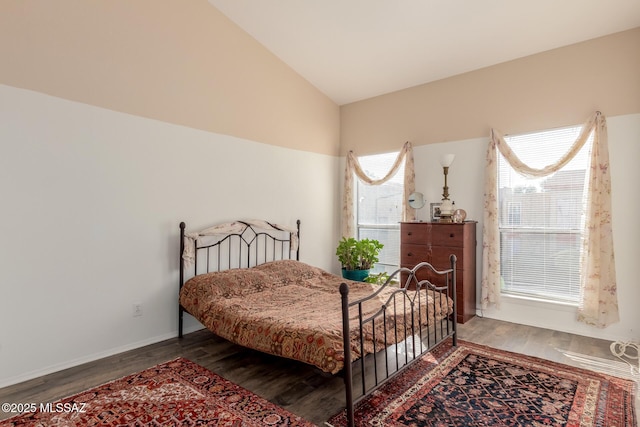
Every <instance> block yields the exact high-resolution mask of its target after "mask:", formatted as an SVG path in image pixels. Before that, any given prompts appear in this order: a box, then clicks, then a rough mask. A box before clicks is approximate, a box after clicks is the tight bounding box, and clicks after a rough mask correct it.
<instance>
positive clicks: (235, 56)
mask: <svg viewBox="0 0 640 427" xmlns="http://www.w3.org/2000/svg"><path fill="white" fill-rule="evenodd" d="M0 58H2V66H0V84H6V85H9V86H14V87H20V88H25V89H30V90H34V91H38V92H43V93H47V94H50V95H54V96H57V97H61V98H66V99H70V100H74V101H79V102H83V103H87V104H91V105H96V106H100V107H104V108H108V109H111V110H115V111H121V112H126V113H130V114H134V115H139V116H143V117H149V118H153V119H157V120H161V121H164V122H169V123H175V124H180V125H185V126H189V127H192V128H197V129H202V130H207V131H211V132H215V133H221V134H228V135H233V136H237V137H240V138H246V139H249V140H253V141H258V142H263V143H267V144H272V145H278V146H283V147H289V148H293V149H299V150H304V151H310V152H316V153H322V154H329V155H337V154H338V150H339V128H340V113H339V107H338V106H337V105H336V104H335V103H334V102H333V101H331V100H330V99H329V98H328V97H326V96H325V95H324V94H322V93H321V92H320V91H318V90H317V89H316V88H315V87H314V86H312V85H311V84H310V83H309V82H308V81H306V80H304V79H303V78H302V77H301V76H300V75H298V74H297V73H295V72H294V71H293V70H292V69H291V68H290V67H288V66H287V65H286V64H284V63H283V62H282V61H280V60H279V59H278V58H276V57H275V56H274V55H273V54H271V53H270V52H269V51H267V50H266V49H265V48H264V47H263V46H262V45H260V44H259V43H258V42H257V41H256V40H254V39H253V38H251V37H250V36H249V35H248V34H247V33H246V32H244V31H242V30H241V29H240V28H238V27H237V26H236V25H235V24H233V23H232V22H231V21H229V20H228V19H227V18H226V17H225V16H224V15H222V14H221V13H220V12H219V11H218V10H217V9H215V8H214V7H213V6H211V5H210V4H209V3H208V2H207V1H206V0H190V1H185V2H183V1H155V0H136V1H125V0H92V1H85V0H56V1H43V0H3V1H2V2H0Z"/></svg>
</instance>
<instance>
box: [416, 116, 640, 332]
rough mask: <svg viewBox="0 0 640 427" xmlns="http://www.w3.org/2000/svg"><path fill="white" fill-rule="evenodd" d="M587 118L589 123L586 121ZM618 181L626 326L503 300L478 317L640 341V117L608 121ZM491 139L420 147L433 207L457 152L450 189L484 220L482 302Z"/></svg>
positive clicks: (419, 181)
mask: <svg viewBox="0 0 640 427" xmlns="http://www.w3.org/2000/svg"><path fill="white" fill-rule="evenodd" d="M585 119H586V118H585ZM607 124H608V130H609V155H610V161H611V180H612V204H613V206H612V211H613V212H612V215H613V233H614V251H615V256H616V274H617V281H618V299H619V308H620V318H621V321H620V322H619V323H617V324H614V325H612V326H610V327H608V328H606V329H597V328H593V327H590V326H587V325H584V324H582V323H579V322H577V321H575V316H576V309H575V307H568V306H558V305H556V304H548V303H542V302H537V301H531V300H522V299H516V298H506V297H504V298H502V302H501V307H500V309H496V308H491V309H488V310H485V311H484V312H482V311H481V310H478V313H479V314H481V315H484V316H486V317H490V318H494V319H500V320H505V321H508V322H514V323H520V324H526V325H533V326H538V327H543V328H548V329H555V330H559V331H565V332H571V333H575V334H579V335H585V336H591V337H596V338H602V339H608V340H616V339H621V340H635V341H640V310H638V304H639V303H640V285H639V284H638V271H637V256H638V254H640V221H638V219H637V217H638V212H640V192H639V191H638V187H637V185H638V182H640V167H638V162H639V161H640V144H638V141H640V114H631V115H624V116H617V117H608V118H607ZM487 144H488V138H479V139H472V140H465V141H456V142H446V143H440V144H429V145H421V146H418V147H414V160H415V167H416V191H420V192H422V193H423V194H424V196H425V199H426V200H427V203H430V202H438V201H439V200H440V199H442V186H443V184H444V177H443V174H442V167H441V166H440V164H439V157H440V155H441V154H445V153H454V154H456V158H455V161H454V163H453V164H452V165H451V167H450V168H449V175H448V186H449V192H450V193H451V199H452V200H455V202H456V206H457V207H459V208H462V209H465V210H466V211H467V214H468V219H475V220H478V221H479V223H478V231H477V234H478V235H477V241H478V246H477V262H478V275H477V283H478V301H480V299H479V297H480V268H481V266H482V262H481V261H482V251H481V245H482V243H481V242H482V209H483V183H484V159H485V156H486V148H487ZM428 218H429V215H428V208H427V207H425V208H423V209H421V210H419V211H418V219H422V220H428Z"/></svg>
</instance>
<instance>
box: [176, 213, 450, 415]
mask: <svg viewBox="0 0 640 427" xmlns="http://www.w3.org/2000/svg"><path fill="white" fill-rule="evenodd" d="M185 227H186V226H185V224H184V223H181V224H180V253H181V262H180V296H179V314H180V316H179V319H180V320H179V336H182V333H183V331H182V329H183V314H184V312H185V311H186V312H187V313H189V314H190V315H192V316H193V317H195V318H196V319H197V320H198V321H199V322H200V323H202V324H203V325H204V326H205V327H207V328H208V329H210V330H211V331H212V332H213V333H215V334H216V335H218V336H221V337H222V338H225V339H227V340H229V341H231V342H234V343H237V344H240V345H242V346H245V347H248V348H252V349H255V350H258V351H262V352H265V353H269V354H273V355H276V356H280V357H286V358H289V359H294V360H298V361H301V362H304V363H307V364H310V365H313V366H315V367H317V368H318V369H320V370H321V371H323V372H325V373H329V374H340V375H343V376H344V381H345V398H346V410H347V418H348V420H349V424H350V425H354V422H355V421H354V419H353V413H354V406H355V405H357V403H358V402H359V401H360V400H362V399H363V398H364V397H365V396H367V395H368V394H370V393H372V392H373V391H374V390H375V389H377V388H378V387H380V386H381V385H382V384H383V383H384V382H386V381H388V379H390V378H392V377H393V376H395V375H397V373H399V372H400V371H401V370H402V369H404V368H406V367H407V366H409V365H410V364H411V363H412V362H413V361H414V360H417V358H418V357H419V356H420V355H421V354H423V353H425V352H427V351H430V350H431V349H432V348H433V347H434V346H436V345H438V344H439V343H441V342H442V341H444V340H445V339H448V338H450V337H451V338H452V339H453V340H454V345H455V341H456V322H455V315H452V313H455V288H454V286H455V271H456V270H455V262H456V260H455V256H451V269H448V270H446V271H437V270H435V269H434V268H433V267H432V266H431V265H429V264H427V263H422V264H419V265H417V266H416V267H414V268H413V269H411V270H409V269H398V270H397V271H396V272H395V273H394V274H393V275H392V276H391V277H390V279H389V280H388V281H387V283H385V284H383V285H378V284H369V283H362V282H352V281H347V280H345V279H343V278H342V277H340V276H336V275H334V274H331V273H329V272H327V271H324V270H323V269H320V268H317V267H314V266H311V265H308V264H306V263H303V262H301V261H299V254H300V251H299V239H298V236H299V230H300V221H298V222H297V225H296V227H295V228H289V227H284V226H280V225H277V224H272V223H269V222H266V221H234V222H231V223H225V224H221V225H217V226H214V227H210V228H208V229H205V230H202V231H200V232H197V233H186V232H185ZM392 279H396V283H395V284H394V282H393V280H392ZM421 279H422V280H421ZM398 281H400V282H401V283H397V282H398ZM355 384H358V387H354V385H355Z"/></svg>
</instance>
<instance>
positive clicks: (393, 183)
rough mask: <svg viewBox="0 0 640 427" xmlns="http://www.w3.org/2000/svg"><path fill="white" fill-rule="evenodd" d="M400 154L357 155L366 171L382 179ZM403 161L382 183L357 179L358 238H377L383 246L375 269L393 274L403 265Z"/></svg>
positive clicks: (373, 177)
mask: <svg viewBox="0 0 640 427" xmlns="http://www.w3.org/2000/svg"><path fill="white" fill-rule="evenodd" d="M397 157H398V153H387V154H377V155H373V156H362V157H358V162H359V163H360V166H361V167H362V169H363V170H364V172H365V173H366V174H367V175H368V176H369V177H371V178H372V179H380V178H383V177H384V176H385V175H386V174H387V173H388V172H389V170H390V169H391V167H392V166H393V163H394V162H395V160H396V158H397ZM403 182H404V162H403V164H402V165H401V166H400V168H399V169H398V172H396V174H395V175H394V176H393V177H392V178H391V179H390V180H389V181H387V182H385V183H384V184H381V185H368V184H365V183H363V182H362V181H360V180H358V184H357V190H356V197H357V204H356V206H357V213H356V218H357V219H356V221H357V236H356V238H357V239H376V240H378V241H380V243H382V244H383V245H384V248H382V250H381V251H380V256H379V259H380V262H379V263H378V264H376V267H375V268H374V269H373V272H375V273H378V272H382V271H386V272H388V273H392V272H393V271H395V270H397V269H398V266H399V265H400V221H402V197H403V186H404V184H403Z"/></svg>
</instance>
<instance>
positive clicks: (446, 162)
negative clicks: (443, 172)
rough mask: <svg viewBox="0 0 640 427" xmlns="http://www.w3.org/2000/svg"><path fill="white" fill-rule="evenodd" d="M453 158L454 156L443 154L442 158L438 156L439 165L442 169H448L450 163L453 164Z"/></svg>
mask: <svg viewBox="0 0 640 427" xmlns="http://www.w3.org/2000/svg"><path fill="white" fill-rule="evenodd" d="M455 158H456V155H455V154H443V155H442V156H440V165H441V166H442V167H443V168H448V167H449V166H451V163H453V159H455Z"/></svg>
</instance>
